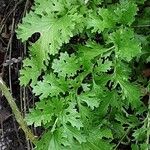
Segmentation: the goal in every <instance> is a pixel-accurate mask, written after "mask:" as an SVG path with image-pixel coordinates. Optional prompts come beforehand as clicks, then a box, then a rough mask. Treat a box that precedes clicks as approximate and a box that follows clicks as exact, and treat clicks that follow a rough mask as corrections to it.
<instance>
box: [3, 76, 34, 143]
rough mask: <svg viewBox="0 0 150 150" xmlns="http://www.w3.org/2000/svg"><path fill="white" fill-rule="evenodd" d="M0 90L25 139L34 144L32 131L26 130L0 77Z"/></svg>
mask: <svg viewBox="0 0 150 150" xmlns="http://www.w3.org/2000/svg"><path fill="white" fill-rule="evenodd" d="M0 90H1V91H2V93H3V95H4V96H5V98H6V99H7V101H8V103H9V105H10V107H11V109H12V112H13V113H14V115H15V118H16V120H17V122H18V123H19V125H20V127H21V129H22V130H23V131H24V133H25V135H26V137H27V138H29V140H30V141H31V142H33V143H35V140H36V137H35V136H34V134H33V133H32V131H31V130H30V129H29V128H28V126H27V123H26V122H25V121H24V118H23V117H22V115H21V112H20V111H19V109H18V107H17V105H16V103H15V100H14V98H13V97H12V95H11V93H10V91H9V89H8V88H7V86H6V85H5V83H4V81H3V80H2V78H1V77H0Z"/></svg>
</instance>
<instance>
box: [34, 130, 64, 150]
mask: <svg viewBox="0 0 150 150" xmlns="http://www.w3.org/2000/svg"><path fill="white" fill-rule="evenodd" d="M62 143H63V136H62V131H61V130H60V129H59V130H57V131H54V132H53V133H52V132H50V131H48V132H46V133H44V135H43V136H42V139H41V140H40V141H38V142H37V143H36V150H52V149H53V150H66V149H64V148H63V146H62V145H61V144H62Z"/></svg>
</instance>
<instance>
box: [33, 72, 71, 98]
mask: <svg viewBox="0 0 150 150" xmlns="http://www.w3.org/2000/svg"><path fill="white" fill-rule="evenodd" d="M67 89H68V84H67V82H66V81H65V79H63V78H57V77H56V76H55V75H54V74H46V75H45V76H44V79H43V81H38V82H37V84H36V85H35V86H33V92H34V93H35V95H40V98H41V99H44V98H47V97H48V96H51V97H53V96H56V95H59V94H60V93H65V92H66V91H67Z"/></svg>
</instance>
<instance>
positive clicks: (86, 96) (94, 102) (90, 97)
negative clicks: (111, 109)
mask: <svg viewBox="0 0 150 150" xmlns="http://www.w3.org/2000/svg"><path fill="white" fill-rule="evenodd" d="M77 98H78V101H80V103H83V102H85V103H86V104H87V105H88V106H89V107H90V108H91V109H92V110H93V109H94V107H98V106H99V103H100V99H99V98H98V97H97V96H96V94H95V93H93V92H86V93H83V94H80V95H79V96H78V97H77Z"/></svg>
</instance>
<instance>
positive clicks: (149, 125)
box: [146, 95, 150, 150]
mask: <svg viewBox="0 0 150 150" xmlns="http://www.w3.org/2000/svg"><path fill="white" fill-rule="evenodd" d="M149 140H150V95H149V100H148V113H147V138H146V144H147V149H146V150H149V148H148V147H149Z"/></svg>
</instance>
